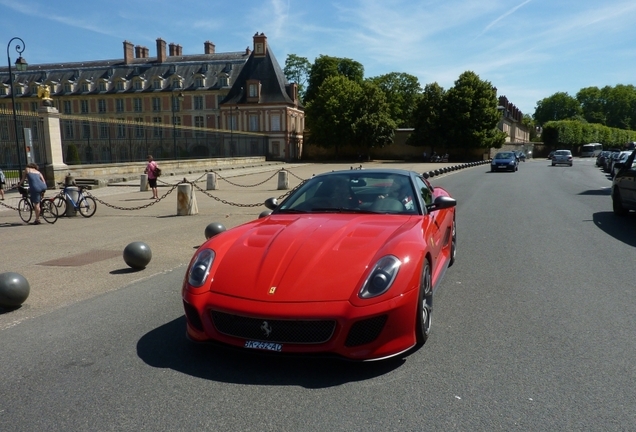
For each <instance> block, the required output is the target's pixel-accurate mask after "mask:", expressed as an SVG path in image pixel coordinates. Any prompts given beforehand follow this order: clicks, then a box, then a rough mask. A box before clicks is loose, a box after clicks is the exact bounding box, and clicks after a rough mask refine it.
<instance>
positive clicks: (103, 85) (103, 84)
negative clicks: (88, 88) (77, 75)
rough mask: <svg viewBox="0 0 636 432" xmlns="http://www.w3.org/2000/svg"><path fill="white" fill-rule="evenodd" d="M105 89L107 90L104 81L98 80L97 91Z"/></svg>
mask: <svg viewBox="0 0 636 432" xmlns="http://www.w3.org/2000/svg"><path fill="white" fill-rule="evenodd" d="M106 90H108V87H107V85H106V82H105V81H100V82H99V91H102V92H105V91H106Z"/></svg>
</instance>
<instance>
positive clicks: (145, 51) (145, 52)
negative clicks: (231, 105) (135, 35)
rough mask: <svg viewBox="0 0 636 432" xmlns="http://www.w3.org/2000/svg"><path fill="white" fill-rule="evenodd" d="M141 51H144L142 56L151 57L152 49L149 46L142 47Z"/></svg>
mask: <svg viewBox="0 0 636 432" xmlns="http://www.w3.org/2000/svg"><path fill="white" fill-rule="evenodd" d="M141 53H142V56H141V58H148V57H150V49H148V47H141Z"/></svg>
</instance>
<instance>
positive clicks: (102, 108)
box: [97, 99, 106, 113]
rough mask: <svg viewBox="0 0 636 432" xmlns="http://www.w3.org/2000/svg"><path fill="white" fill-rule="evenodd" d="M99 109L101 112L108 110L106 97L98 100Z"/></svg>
mask: <svg viewBox="0 0 636 432" xmlns="http://www.w3.org/2000/svg"><path fill="white" fill-rule="evenodd" d="M97 110H98V111H99V112H100V113H105V112H106V99H98V100H97Z"/></svg>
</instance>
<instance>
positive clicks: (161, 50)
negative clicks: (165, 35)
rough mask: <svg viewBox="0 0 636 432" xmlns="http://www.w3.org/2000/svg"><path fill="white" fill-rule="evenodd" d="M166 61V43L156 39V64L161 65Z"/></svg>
mask: <svg viewBox="0 0 636 432" xmlns="http://www.w3.org/2000/svg"><path fill="white" fill-rule="evenodd" d="M164 61H166V41H165V40H163V39H161V38H158V39H157V62H158V63H163V62H164Z"/></svg>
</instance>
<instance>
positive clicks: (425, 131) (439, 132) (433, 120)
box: [407, 82, 446, 152]
mask: <svg viewBox="0 0 636 432" xmlns="http://www.w3.org/2000/svg"><path fill="white" fill-rule="evenodd" d="M445 98H446V92H445V91H444V89H443V88H442V87H440V86H439V84H437V83H436V82H435V83H432V84H427V85H426V86H425V87H424V92H423V93H422V95H421V97H420V99H419V101H418V103H417V106H416V107H415V112H414V115H413V133H412V134H411V135H410V136H409V138H408V141H407V144H409V145H414V146H430V147H431V152H433V151H434V149H435V148H436V147H438V148H439V147H445V145H446V135H445V131H444V124H443V116H444V104H445Z"/></svg>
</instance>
